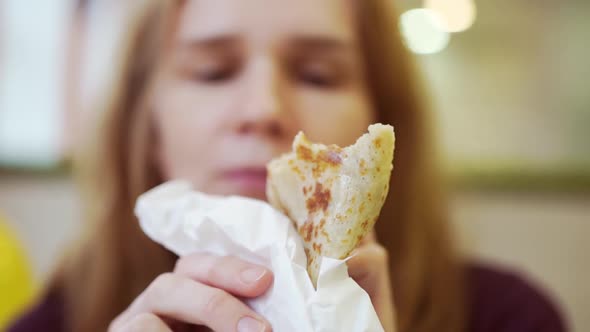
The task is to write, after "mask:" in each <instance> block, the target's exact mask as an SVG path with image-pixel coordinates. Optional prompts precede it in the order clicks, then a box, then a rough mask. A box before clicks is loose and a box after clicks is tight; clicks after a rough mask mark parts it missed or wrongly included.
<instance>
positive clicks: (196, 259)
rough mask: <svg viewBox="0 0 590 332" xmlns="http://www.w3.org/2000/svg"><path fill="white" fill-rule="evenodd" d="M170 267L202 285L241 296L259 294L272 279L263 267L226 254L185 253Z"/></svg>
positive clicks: (270, 274) (266, 287)
mask: <svg viewBox="0 0 590 332" xmlns="http://www.w3.org/2000/svg"><path fill="white" fill-rule="evenodd" d="M174 270H175V272H176V273H178V274H181V275H185V276H187V277H189V278H191V279H193V280H196V281H199V282H201V283H203V284H206V285H209V286H212V287H215V288H221V289H224V290H226V291H227V292H229V293H231V294H234V295H237V296H242V297H256V296H260V295H262V294H263V293H264V292H265V291H266V290H267V289H268V287H270V285H271V283H272V280H273V275H272V273H271V272H270V271H269V270H268V269H266V268H265V267H262V266H259V265H255V264H250V263H247V262H245V261H243V260H240V259H238V258H235V257H230V256H226V257H219V256H215V255H209V254H193V255H188V256H185V257H182V258H180V259H179V260H178V262H177V263H176V268H175V269H174Z"/></svg>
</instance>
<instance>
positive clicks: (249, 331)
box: [238, 316, 264, 332]
mask: <svg viewBox="0 0 590 332" xmlns="http://www.w3.org/2000/svg"><path fill="white" fill-rule="evenodd" d="M263 331H264V324H263V323H262V322H261V321H259V320H257V319H254V318H252V317H248V316H246V317H244V318H242V319H240V321H239V322H238V332H263Z"/></svg>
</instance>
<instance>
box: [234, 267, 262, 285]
mask: <svg viewBox="0 0 590 332" xmlns="http://www.w3.org/2000/svg"><path fill="white" fill-rule="evenodd" d="M265 274H266V269H263V268H261V267H253V268H249V269H246V270H244V271H242V272H241V273H240V278H241V279H242V281H243V282H245V283H247V284H253V283H255V282H257V281H258V280H260V279H262V277H264V275H265Z"/></svg>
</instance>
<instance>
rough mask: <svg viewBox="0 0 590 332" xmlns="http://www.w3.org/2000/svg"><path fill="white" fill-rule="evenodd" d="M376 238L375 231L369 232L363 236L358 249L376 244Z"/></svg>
mask: <svg viewBox="0 0 590 332" xmlns="http://www.w3.org/2000/svg"><path fill="white" fill-rule="evenodd" d="M376 242H377V237H376V236H375V230H371V231H370V232H369V233H368V234H367V235H365V236H364V237H363V238H362V240H361V242H360V243H359V247H361V246H364V245H367V244H369V243H376Z"/></svg>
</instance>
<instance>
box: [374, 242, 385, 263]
mask: <svg viewBox="0 0 590 332" xmlns="http://www.w3.org/2000/svg"><path fill="white" fill-rule="evenodd" d="M371 253H372V256H373V257H374V259H375V260H376V261H377V262H379V263H387V262H388V261H389V253H388V252H387V249H385V247H383V246H382V245H380V244H374V245H372V246H371Z"/></svg>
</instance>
